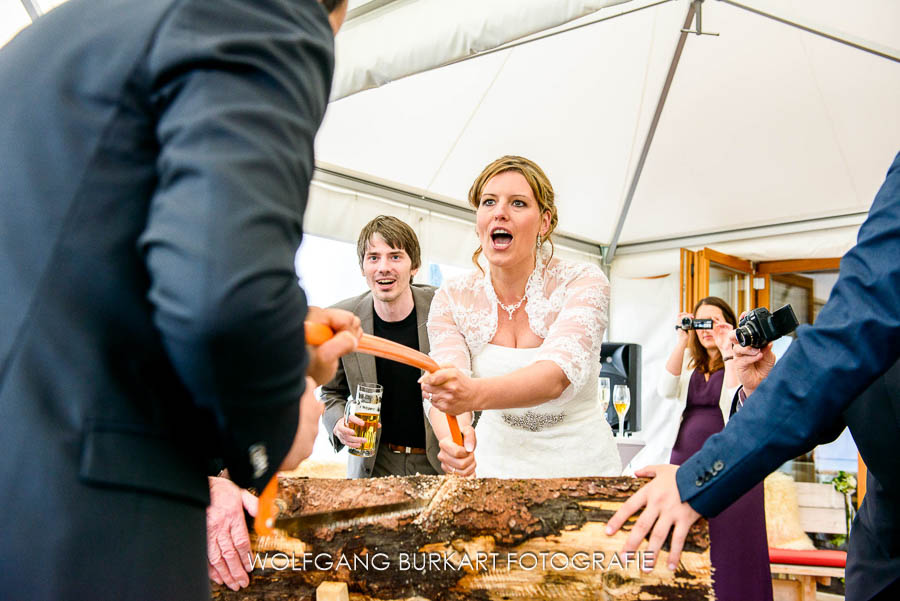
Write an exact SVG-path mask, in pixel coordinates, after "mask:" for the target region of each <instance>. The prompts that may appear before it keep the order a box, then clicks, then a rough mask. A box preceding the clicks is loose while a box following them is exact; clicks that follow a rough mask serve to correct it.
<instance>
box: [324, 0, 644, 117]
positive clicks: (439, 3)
mask: <svg viewBox="0 0 900 601" xmlns="http://www.w3.org/2000/svg"><path fill="white" fill-rule="evenodd" d="M629 1H630V0H582V1H575V0H569V1H566V2H546V1H545V0H491V2H490V3H486V2H484V0H454V1H453V2H447V1H446V0H417V1H415V2H392V3H390V4H387V5H385V6H383V7H382V8H380V9H377V10H375V11H373V12H371V13H368V14H366V15H364V16H362V17H360V18H357V19H352V20H348V21H347V23H346V24H345V26H344V28H343V30H342V31H341V35H340V36H338V40H337V43H336V50H335V55H336V57H335V64H336V65H337V66H336V71H335V83H334V88H333V90H332V100H339V99H341V98H344V97H345V96H349V95H350V94H354V93H356V92H359V91H361V90H366V89H369V88H372V87H377V86H381V85H384V84H386V83H388V82H390V81H393V80H395V79H399V78H401V77H406V76H408V75H413V74H415V73H421V72H423V71H427V70H429V69H434V68H435V67H439V66H441V65H445V64H448V63H450V62H453V61H454V60H458V59H460V58H463V57H466V56H471V55H473V54H477V53H478V52H482V51H484V50H490V49H492V48H496V47H497V46H502V45H503V44H506V43H508V42H512V41H515V40H518V39H520V38H523V37H525V36H527V35H529V34H533V33H537V32H542V31H546V30H547V29H550V28H552V27H556V26H558V25H562V24H564V23H568V22H570V21H572V20H574V19H577V18H579V17H582V16H584V15H587V14H590V13H593V12H595V11H597V10H599V9H601V8H605V7H607V6H612V5H615V4H622V3H625V2H629ZM487 4H489V6H486V5H487ZM486 9H489V10H486Z"/></svg>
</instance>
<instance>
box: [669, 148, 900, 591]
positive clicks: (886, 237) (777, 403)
mask: <svg viewBox="0 0 900 601" xmlns="http://www.w3.org/2000/svg"><path fill="white" fill-rule="evenodd" d="M898 341H900V154H898V155H897V157H896V158H895V159H894V162H893V164H892V165H891V167H890V169H889V170H888V175H887V179H886V181H885V182H884V184H883V185H882V187H881V189H880V190H879V192H878V194H877V196H876V197H875V201H874V202H873V203H872V207H871V209H870V211H869V217H868V218H867V219H866V221H865V223H863V225H862V226H861V227H860V230H859V236H858V240H857V244H856V246H854V247H853V248H852V249H851V250H850V251H849V252H848V253H847V254H846V255H845V256H844V257H843V259H842V260H841V271H840V277H839V278H838V281H837V283H836V284H835V286H834V289H833V290H832V293H831V298H829V300H828V303H826V305H825V306H824V307H823V308H822V311H821V312H820V313H819V316H818V317H817V319H816V324H815V325H814V326H812V327H810V326H802V327H801V328H800V329H799V330H798V335H797V340H796V341H794V343H792V344H791V346H790V347H789V348H788V350H787V352H786V353H785V355H784V357H782V358H781V360H780V361H779V362H778V363H777V364H776V365H775V368H774V369H773V370H772V373H771V374H770V375H769V377H768V378H767V379H766V380H765V381H764V382H763V383H762V385H761V386H760V387H759V388H758V389H757V390H756V392H754V394H753V398H752V401H753V402H748V403H747V404H745V405H744V407H743V408H742V409H741V410H740V411H738V412H737V414H736V415H735V416H734V419H732V420H730V421H729V422H728V425H727V426H726V427H725V429H724V430H722V432H720V433H718V434H716V435H714V436H711V437H710V438H709V439H708V440H707V441H706V443H705V444H704V445H703V447H702V448H701V449H700V451H698V452H697V453H696V454H695V455H694V456H693V457H691V458H690V459H688V461H686V462H685V463H684V464H683V465H682V466H681V467H680V468H679V469H678V472H677V480H678V489H679V492H680V493H681V498H682V500H683V501H687V502H688V503H690V505H691V506H692V507H693V508H694V509H695V510H697V511H698V512H700V513H701V514H703V515H706V516H714V515H716V514H718V513H719V512H720V511H721V510H722V509H724V508H725V507H726V506H728V505H729V504H730V503H731V502H733V501H734V500H735V499H737V498H738V497H739V496H740V495H742V494H743V493H744V492H746V491H747V490H748V489H749V488H750V487H752V486H753V485H754V484H755V483H756V482H759V481H760V480H762V479H763V478H764V477H765V476H766V474H768V473H769V472H771V471H772V470H773V469H775V468H776V467H777V466H778V465H780V464H781V463H783V462H784V461H786V460H788V459H791V458H793V457H796V456H797V455H800V454H802V453H804V452H806V451H808V450H809V449H811V448H813V447H814V446H815V445H816V444H818V443H819V442H822V441H824V440H829V439H831V438H833V437H834V435H835V434H836V433H837V432H839V431H840V429H841V427H842V426H843V417H842V414H843V412H844V411H845V410H846V409H847V408H848V406H850V404H851V403H852V402H853V401H854V400H855V399H856V398H857V397H859V395H860V393H862V392H863V391H865V390H866V389H867V388H869V386H870V385H871V384H872V382H873V381H874V380H875V379H876V378H877V377H878V376H880V375H881V374H883V373H884V372H885V371H887V370H888V368H889V367H891V366H892V365H893V364H894V363H895V362H896V361H897V359H898V357H900V343H898ZM877 403H879V405H878V408H877V410H876V411H875V413H877V414H879V415H881V416H883V419H882V420H880V421H879V422H878V423H859V422H863V421H864V420H859V421H858V422H857V423H856V425H854V423H853V422H854V420H853V419H850V420H848V423H849V425H850V426H851V432H852V433H853V436H854V439H856V441H857V445H858V447H859V450H860V452H861V454H862V457H863V459H864V460H865V461H866V463H867V464H868V465H870V466H873V473H874V474H876V475H877V477H878V478H879V479H883V481H882V482H881V484H882V485H884V487H885V488H887V489H894V488H895V487H896V486H897V481H898V479H900V469H898V465H900V464H898V461H900V460H898V458H897V454H896V453H892V454H890V455H888V456H872V455H870V453H869V449H872V448H877V447H878V446H879V444H882V442H883V441H882V439H883V438H884V437H888V438H889V439H890V440H891V441H896V440H900V422H898V421H897V419H896V418H897V415H896V413H894V411H895V406H896V405H895V401H893V400H891V399H890V398H889V397H886V396H885V397H881V400H878V401H877ZM892 404H893V405H892ZM892 418H893V419H892ZM870 437H871V438H872V440H869V438H870ZM875 441H882V442H877V443H876V444H873V442H875ZM851 538H852V535H851ZM851 559H852V558H851ZM847 598H848V600H851V599H866V598H868V596H866V594H864V593H862V592H860V593H859V594H857V592H856V591H852V590H851V589H850V588H848V596H847Z"/></svg>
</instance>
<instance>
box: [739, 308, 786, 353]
mask: <svg viewBox="0 0 900 601" xmlns="http://www.w3.org/2000/svg"><path fill="white" fill-rule="evenodd" d="M798 325H800V322H799V321H797V316H796V315H794V309H793V308H791V306H790V305H785V306H783V307H782V308H780V309H778V310H777V311H775V312H774V313H769V310H768V309H766V308H765V307H760V308H758V309H753V310H752V311H750V312H749V313H747V314H746V315H744V316H743V317H742V318H741V321H739V322H738V327H737V329H736V330H735V331H734V335H735V336H736V337H737V341H738V343H739V344H740V345H741V346H752V347H753V348H763V347H764V346H766V345H767V344H769V343H770V342H772V341H773V340H778V339H779V338H781V337H782V336H784V335H785V334H790V333H791V332H793V331H794V330H796V329H797V326H798Z"/></svg>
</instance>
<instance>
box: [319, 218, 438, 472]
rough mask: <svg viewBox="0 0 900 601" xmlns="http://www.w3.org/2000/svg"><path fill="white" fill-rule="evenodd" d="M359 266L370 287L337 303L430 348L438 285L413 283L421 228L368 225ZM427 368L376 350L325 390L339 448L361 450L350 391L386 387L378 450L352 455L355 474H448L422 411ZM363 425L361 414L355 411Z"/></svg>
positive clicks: (329, 424)
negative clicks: (380, 355)
mask: <svg viewBox="0 0 900 601" xmlns="http://www.w3.org/2000/svg"><path fill="white" fill-rule="evenodd" d="M357 254H358V256H359V267H360V269H361V270H362V273H363V276H365V278H366V284H367V285H368V286H369V291H368V292H366V293H365V294H361V295H359V296H355V297H353V298H348V299H346V300H343V301H341V302H339V303H337V304H336V305H334V307H335V308H338V309H345V310H347V311H350V312H352V313H354V314H355V315H357V316H358V317H359V319H360V322H361V323H362V328H363V331H364V332H366V333H369V334H373V333H374V334H375V335H377V336H381V337H383V338H387V339H389V340H393V341H394V342H399V343H400V344H403V345H406V346H409V347H412V348H416V349H419V350H420V351H422V352H423V353H428V351H429V348H430V347H429V344H428V331H427V329H426V327H425V324H426V322H427V321H428V311H429V309H430V307H431V299H432V298H433V297H434V290H435V289H434V287H433V286H423V285H418V284H413V283H412V278H413V276H414V275H415V274H416V272H417V271H418V270H419V267H420V265H421V252H420V250H419V240H418V238H417V237H416V233H415V232H414V231H413V229H412V228H411V227H409V225H407V224H406V223H404V222H403V221H401V220H399V219H397V218H396V217H388V216H384V215H381V216H378V217H376V218H375V219H373V220H372V221H370V222H369V223H368V224H366V226H365V227H364V228H363V229H362V231H361V232H360V234H359V240H358V241H357ZM420 375H421V372H420V371H419V370H418V369H417V368H415V367H410V366H408V365H402V364H400V363H396V362H394V361H388V360H387V359H380V358H379V359H376V358H375V357H373V356H371V355H364V354H361V353H352V354H349V355H346V356H344V357H343V358H342V359H341V362H340V365H339V366H338V370H337V374H336V375H335V377H334V379H333V380H332V381H331V382H329V383H328V384H327V385H326V386H324V387H323V388H322V400H323V401H324V402H325V406H326V409H325V414H324V415H323V416H322V423H323V424H324V426H325V428H326V431H327V432H329V435H330V438H331V443H332V445H334V450H335V451H340V450H341V449H342V448H343V447H344V446H347V447H350V448H359V447H360V445H361V444H362V442H363V440H364V439H362V438H360V437H357V436H355V435H354V432H353V430H352V428H350V427H348V425H347V424H345V422H344V410H345V408H346V406H347V397H348V395H355V394H356V387H357V385H358V384H360V383H362V382H372V383H380V384H381V385H382V386H383V387H384V397H383V400H382V405H381V407H382V409H381V411H382V413H381V426H382V427H381V428H380V430H379V431H378V434H377V436H376V439H375V455H373V456H372V457H357V456H355V455H352V454H351V455H350V458H349V461H348V463H347V475H348V476H349V477H350V478H368V477H379V476H390V475H396V476H410V475H413V474H416V473H420V474H442V473H444V472H443V470H442V469H441V462H440V461H439V460H438V457H437V456H438V453H439V452H440V446H439V443H438V440H437V438H436V437H435V435H434V430H432V428H431V424H430V423H429V422H428V420H427V419H426V418H425V414H424V412H423V410H422V390H421V387H420V386H419V383H418V379H419V376H420ZM349 419H350V420H355V421H357V422H358V423H360V425H361V424H362V420H360V419H359V418H357V417H356V416H351V417H350V418H349Z"/></svg>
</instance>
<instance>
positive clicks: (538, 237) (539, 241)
mask: <svg viewBox="0 0 900 601" xmlns="http://www.w3.org/2000/svg"><path fill="white" fill-rule="evenodd" d="M534 246H535V248H537V249H540V248H541V235H540V234H538V235H537V241H536V242H535V245H534Z"/></svg>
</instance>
